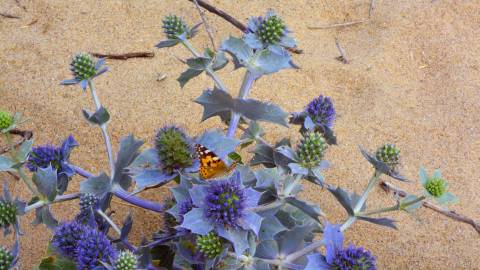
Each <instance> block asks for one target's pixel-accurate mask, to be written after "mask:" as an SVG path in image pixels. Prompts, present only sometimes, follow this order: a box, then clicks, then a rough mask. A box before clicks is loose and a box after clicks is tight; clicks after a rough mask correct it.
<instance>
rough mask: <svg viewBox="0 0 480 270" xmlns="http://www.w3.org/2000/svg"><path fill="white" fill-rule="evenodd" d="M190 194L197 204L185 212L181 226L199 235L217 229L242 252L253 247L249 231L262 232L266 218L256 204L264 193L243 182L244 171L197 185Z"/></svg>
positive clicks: (239, 252)
mask: <svg viewBox="0 0 480 270" xmlns="http://www.w3.org/2000/svg"><path fill="white" fill-rule="evenodd" d="M188 195H189V197H190V198H191V200H192V202H193V208H192V209H191V210H190V211H189V212H188V213H186V214H184V215H183V222H182V224H180V227H181V228H184V229H187V230H190V231H191V232H192V233H194V234H199V235H207V234H208V233H209V232H211V231H215V233H216V234H217V235H218V236H220V237H221V238H223V239H226V240H228V241H230V243H232V244H233V246H234V249H235V252H236V254H239V255H240V254H242V253H243V251H245V250H246V249H247V248H248V247H249V243H248V234H249V233H250V232H253V233H255V234H256V235H258V234H259V231H260V226H261V224H262V219H263V218H262V217H261V216H260V215H258V214H257V213H255V212H253V211H252V208H253V207H256V206H258V201H259V200H260V196H261V193H260V192H258V191H256V190H254V189H253V188H251V187H245V186H243V183H242V181H241V176H240V172H238V171H235V172H234V173H233V174H232V175H231V176H230V177H228V178H226V179H222V180H214V181H211V182H208V184H207V185H203V184H202V185H194V186H193V187H192V188H190V189H189V190H188Z"/></svg>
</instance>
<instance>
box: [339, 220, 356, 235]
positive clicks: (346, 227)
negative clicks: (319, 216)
mask: <svg viewBox="0 0 480 270" xmlns="http://www.w3.org/2000/svg"><path fill="white" fill-rule="evenodd" d="M355 221H357V217H355V216H353V217H349V218H348V219H347V221H345V223H343V224H342V226H341V227H340V231H342V232H343V231H345V230H346V229H348V227H350V226H352V224H353V223H354V222H355Z"/></svg>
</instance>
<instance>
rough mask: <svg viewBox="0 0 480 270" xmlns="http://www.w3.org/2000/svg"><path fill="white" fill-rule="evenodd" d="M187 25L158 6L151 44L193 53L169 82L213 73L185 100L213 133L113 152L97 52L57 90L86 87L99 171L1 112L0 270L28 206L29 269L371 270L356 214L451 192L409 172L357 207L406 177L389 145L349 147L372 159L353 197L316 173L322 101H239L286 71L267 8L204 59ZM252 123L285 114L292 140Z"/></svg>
mask: <svg viewBox="0 0 480 270" xmlns="http://www.w3.org/2000/svg"><path fill="white" fill-rule="evenodd" d="M198 27H199V25H196V26H194V27H191V28H190V27H189V26H188V25H187V23H186V22H185V21H184V20H183V19H181V18H180V17H179V16H175V15H169V16H167V17H165V19H164V20H163V29H164V32H165V36H166V40H164V41H162V42H160V43H159V44H157V46H156V47H158V48H163V49H165V48H167V47H168V49H169V50H176V49H177V48H173V47H174V46H175V45H178V44H182V45H183V46H184V47H185V48H186V49H187V50H188V51H189V52H190V53H191V54H192V57H191V58H189V59H187V60H186V61H185V64H186V65H187V69H186V71H185V72H183V73H182V74H181V75H180V77H179V78H178V81H179V83H180V87H182V88H183V87H185V86H186V83H187V82H188V81H189V80H191V79H193V78H195V77H196V76H199V75H200V74H202V73H205V74H207V75H208V76H209V77H211V78H212V80H213V85H212V86H211V87H210V88H209V89H202V90H203V91H202V92H201V93H199V97H198V98H197V99H196V100H195V102H196V103H197V104H199V105H200V106H202V107H203V110H204V111H203V116H201V117H199V118H198V120H199V121H203V120H206V119H209V118H211V117H216V116H218V117H220V118H221V120H222V123H225V124H226V125H227V126H225V127H224V128H225V129H226V132H225V131H224V130H223V129H222V127H219V129H213V130H207V131H205V132H203V133H200V134H188V133H187V132H186V130H184V129H182V128H181V127H179V126H177V125H173V124H172V125H165V126H163V127H158V128H157V129H155V130H152V137H153V140H150V141H152V143H151V144H150V145H147V146H144V145H145V142H144V140H140V139H138V138H135V137H134V136H133V135H127V136H125V137H123V138H122V139H121V140H120V142H119V147H118V152H117V153H116V154H114V153H113V151H112V144H111V140H110V137H109V134H108V129H107V125H108V122H109V120H110V115H109V113H108V111H107V109H106V107H105V106H103V105H102V103H101V102H100V99H99V97H98V96H97V92H96V89H95V87H94V79H95V78H96V77H97V76H99V75H100V74H103V73H105V71H107V68H106V67H105V61H104V60H103V59H94V58H93V57H92V56H90V55H89V54H87V53H80V54H77V55H75V56H74V57H73V60H72V62H71V65H70V66H71V71H72V72H73V76H74V79H71V80H66V81H63V82H62V85H75V84H80V88H81V89H83V90H86V89H87V88H89V90H90V91H89V93H90V94H91V95H92V97H93V101H94V107H95V111H93V112H90V111H89V110H87V109H84V110H83V115H84V117H85V120H86V121H87V122H88V123H90V124H91V126H92V128H94V127H98V128H100V130H101V132H102V135H103V143H104V144H105V149H106V151H105V152H106V158H107V159H108V161H109V168H107V169H105V170H103V171H100V172H96V173H91V172H88V171H86V170H84V169H82V168H81V166H80V164H73V163H72V161H71V160H70V156H71V155H74V154H75V151H74V149H75V148H76V147H79V144H78V143H77V141H76V140H75V138H74V137H73V136H68V137H67V138H66V139H65V140H64V141H63V142H62V143H60V144H58V145H52V144H40V145H35V146H34V145H33V141H32V140H26V141H24V142H23V143H21V144H20V145H18V146H16V145H15V144H14V143H13V141H12V139H11V131H12V129H13V128H14V127H15V126H16V125H17V124H18V123H20V121H18V119H19V117H15V116H12V115H11V114H9V113H8V112H0V129H1V131H2V135H3V136H4V137H5V138H6V141H7V143H8V144H9V147H10V151H8V153H6V154H4V155H2V156H0V171H4V172H9V173H11V174H13V175H16V176H18V178H19V179H21V180H22V181H23V182H24V183H25V184H26V185H27V187H28V188H29V190H30V191H31V198H30V200H29V201H28V202H24V201H21V200H19V199H15V200H14V199H12V196H11V195H10V193H9V192H8V189H7V185H6V184H5V185H4V189H3V190H4V191H3V194H2V195H1V196H0V227H1V228H2V229H3V230H4V231H5V232H10V231H12V229H13V231H15V232H16V233H15V243H16V244H15V245H14V246H12V248H9V247H4V246H0V269H13V268H22V267H21V266H19V265H20V263H18V258H19V257H18V245H19V243H20V241H19V239H20V236H21V231H20V229H19V226H18V224H19V219H20V218H22V216H23V215H24V214H25V213H28V212H30V211H35V213H36V215H35V221H34V224H35V225H39V224H43V225H45V226H47V227H48V228H49V229H51V230H52V234H53V236H52V238H51V240H50V242H49V243H48V251H47V257H46V258H44V259H43V260H42V261H41V262H40V263H39V265H38V267H37V268H36V269H39V270H44V269H67V270H68V269H82V270H84V269H95V270H100V269H108V270H134V269H148V270H154V269H225V270H227V269H245V270H246V269H341V270H347V269H377V258H376V257H375V255H374V254H372V253H371V252H370V251H368V249H366V248H363V247H359V246H356V245H353V244H348V245H347V244H346V242H347V241H345V239H344V235H343V232H344V231H345V230H347V229H349V228H351V227H352V225H354V224H355V222H356V221H365V222H369V223H371V224H372V226H373V225H381V226H384V227H387V228H397V227H398V225H396V224H395V221H394V220H393V219H391V218H388V217H385V216H384V214H385V213H387V212H391V211H406V212H409V213H411V212H413V211H415V210H416V209H417V208H419V207H421V206H422V204H423V203H424V201H425V200H431V201H436V202H438V203H440V204H445V203H448V202H453V201H455V200H456V198H455V197H454V195H452V194H451V193H450V192H448V190H447V189H448V187H447V184H446V181H445V180H444V178H442V176H441V174H440V172H439V171H438V170H437V171H436V172H435V173H434V174H433V176H431V177H430V176H428V175H427V173H426V171H425V170H424V169H423V168H422V169H421V170H420V182H421V184H422V186H423V189H424V191H423V194H421V195H415V194H407V195H406V196H404V197H403V198H400V197H398V198H397V201H396V203H395V204H393V205H391V206H387V207H384V208H379V209H369V207H368V206H367V199H368V197H369V194H370V193H371V191H372V190H373V189H374V188H376V187H377V186H378V184H379V183H380V182H381V181H385V179H388V178H391V179H394V180H399V181H408V180H407V178H406V177H404V176H402V172H401V165H402V159H401V152H400V149H399V148H398V147H397V146H395V145H393V144H384V145H382V146H380V147H378V148H377V150H376V151H374V152H369V151H367V150H366V149H364V148H363V147H360V153H359V155H360V154H362V155H363V156H364V157H365V159H366V160H367V161H368V163H365V167H366V168H369V167H370V166H368V164H370V165H371V168H372V177H371V179H370V180H369V181H368V183H366V186H365V188H364V190H362V191H361V192H358V193H357V192H355V191H348V190H345V189H343V188H341V187H337V186H334V185H332V184H330V183H329V182H330V181H329V179H326V178H325V177H324V176H323V171H324V170H326V169H330V168H331V169H335V168H336V167H338V166H337V164H333V165H329V163H328V162H327V161H326V160H325V156H326V155H325V153H326V152H327V151H328V149H329V148H330V147H335V144H336V137H335V135H334V132H333V130H334V123H335V117H336V111H335V108H334V103H333V100H332V99H331V98H330V97H327V96H323V95H320V96H318V97H315V98H314V99H313V100H312V101H311V102H310V103H308V104H307V105H306V106H305V107H304V109H303V111H301V112H293V113H288V112H286V111H285V110H283V109H282V108H281V107H280V106H279V105H275V104H273V103H270V102H265V101H261V100H256V99H253V98H249V94H250V92H251V91H252V90H253V89H254V88H255V87H254V85H255V82H256V81H257V80H261V79H264V78H265V77H266V76H274V74H275V73H277V72H280V71H282V70H284V69H290V68H296V65H295V64H293V59H292V55H291V54H290V49H292V48H294V47H295V46H296V42H295V40H294V39H293V37H292V33H291V32H290V30H289V29H288V27H287V22H286V21H285V20H284V19H282V18H281V16H280V15H278V14H276V13H274V12H273V11H271V10H270V11H267V14H266V15H265V16H260V17H252V18H251V19H249V21H248V27H246V28H245V29H246V30H245V32H244V33H243V34H242V35H240V36H233V35H232V36H230V37H228V38H226V39H225V40H224V41H223V42H222V43H221V45H220V46H219V47H218V48H205V49H204V50H203V51H204V53H203V54H199V53H198V51H199V50H197V49H196V48H194V47H193V45H192V44H191V43H190V42H189V40H190V39H192V38H194V36H195V34H196V33H197V32H198V30H199V28H198ZM229 61H232V62H233V68H234V69H237V70H240V71H241V72H244V79H243V82H242V84H241V87H240V90H239V94H238V96H236V97H234V96H233V95H232V94H231V92H230V90H229V89H227V88H226V86H225V84H224V83H223V82H222V79H221V78H220V76H219V75H218V74H217V73H216V72H217V71H218V70H220V69H221V68H225V67H227V66H228V62H229ZM186 88H187V87H186ZM64 91H71V89H65V90H64ZM85 93H86V91H85ZM262 122H270V123H273V124H277V125H280V126H282V127H284V128H287V127H289V123H290V124H294V125H299V126H300V129H299V134H298V137H297V139H293V140H291V139H290V138H280V139H278V140H277V141H276V142H275V143H270V142H268V141H267V140H266V139H265V137H264V136H265V134H266V131H265V130H264V129H263V128H262V126H261V125H262ZM239 130H241V131H242V132H243V133H242V134H238V133H241V132H240V131H239ZM50 143H52V142H50ZM246 147H248V148H249V149H248V150H251V151H252V152H253V157H252V159H251V160H249V161H243V160H242V154H241V153H242V152H240V150H241V149H242V148H246ZM27 171H28V172H27ZM75 176H78V177H75ZM78 178H80V179H81V180H80V190H79V191H78V192H72V191H71V188H70V186H71V185H69V183H70V182H71V181H76V179H78ZM308 182H309V183H308ZM311 184H314V185H319V186H321V187H324V188H326V189H327V190H328V191H329V192H331V193H332V195H333V197H332V198H335V199H336V200H337V201H338V203H339V205H340V206H341V207H343V208H344V210H345V212H346V214H347V217H346V218H345V220H343V221H342V222H339V223H338V224H333V223H331V222H330V221H329V216H328V213H326V212H324V211H323V210H325V209H321V208H320V207H319V206H317V205H316V204H315V203H313V202H310V201H307V200H304V199H303V198H302V197H301V196H300V194H301V192H302V191H303V190H304V189H305V187H307V185H311ZM162 187H163V188H167V189H168V190H169V191H170V193H171V196H168V197H166V198H161V199H160V198H159V199H158V201H151V200H147V199H143V198H142V197H141V192H143V191H144V190H146V189H155V188H162ZM113 198H117V199H120V200H123V201H124V202H125V203H128V204H131V205H134V206H136V207H140V208H143V209H145V210H148V211H151V212H152V213H153V214H155V215H160V216H161V217H162V218H163V222H162V223H159V224H158V228H156V230H155V231H154V232H151V237H149V235H148V234H144V236H145V237H146V238H145V239H143V240H142V241H141V242H138V243H133V242H131V239H129V238H130V237H129V234H130V232H131V231H132V230H133V229H136V228H135V227H134V226H133V225H134V224H141V223H142V221H141V220H139V218H140V217H137V219H133V218H132V216H131V215H126V216H122V213H115V209H114V207H112V205H111V202H112V199H113ZM70 200H78V206H77V208H76V210H75V211H74V212H75V213H74V215H73V214H72V216H71V217H70V219H69V220H58V218H57V217H55V215H54V214H53V213H52V211H51V208H52V207H55V205H56V204H59V203H62V202H65V201H70ZM113 215H116V217H115V218H113ZM114 220H123V222H122V223H121V224H120V223H118V222H116V221H114ZM46 246H47V245H46Z"/></svg>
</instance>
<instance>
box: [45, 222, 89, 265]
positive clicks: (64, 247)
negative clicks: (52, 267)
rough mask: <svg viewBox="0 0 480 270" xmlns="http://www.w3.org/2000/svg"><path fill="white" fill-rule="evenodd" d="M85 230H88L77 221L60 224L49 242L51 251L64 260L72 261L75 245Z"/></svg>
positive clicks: (74, 254) (74, 255)
mask: <svg viewBox="0 0 480 270" xmlns="http://www.w3.org/2000/svg"><path fill="white" fill-rule="evenodd" d="M86 230H88V228H87V227H86V226H85V225H83V224H80V223H79V222H77V221H71V222H65V223H62V224H60V225H59V226H58V227H57V228H56V229H55V232H54V233H53V238H52V241H51V246H52V248H53V250H54V251H55V252H57V253H58V254H60V255H62V256H64V257H66V258H69V259H74V258H75V257H76V253H75V250H76V247H77V243H78V241H79V240H80V239H81V238H82V237H83V233H84V232H85V231H86Z"/></svg>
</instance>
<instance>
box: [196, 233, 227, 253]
mask: <svg viewBox="0 0 480 270" xmlns="http://www.w3.org/2000/svg"><path fill="white" fill-rule="evenodd" d="M196 242H197V248H198V250H199V251H200V252H202V253H203V255H204V256H205V257H207V258H209V259H213V258H215V257H216V256H218V255H220V253H222V250H223V249H222V240H221V239H220V237H218V235H216V234H215V233H214V232H209V233H208V234H207V235H198V236H197V241H196Z"/></svg>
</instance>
